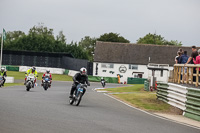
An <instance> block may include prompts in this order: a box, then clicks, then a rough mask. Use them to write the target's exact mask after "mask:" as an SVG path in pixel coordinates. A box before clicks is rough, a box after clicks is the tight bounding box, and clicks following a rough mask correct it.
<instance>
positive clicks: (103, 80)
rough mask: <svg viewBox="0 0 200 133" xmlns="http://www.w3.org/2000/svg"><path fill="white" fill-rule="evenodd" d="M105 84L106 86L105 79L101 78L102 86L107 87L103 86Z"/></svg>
mask: <svg viewBox="0 0 200 133" xmlns="http://www.w3.org/2000/svg"><path fill="white" fill-rule="evenodd" d="M103 83H104V84H105V85H106V81H105V79H104V78H103V77H101V84H102V86H105V85H103Z"/></svg>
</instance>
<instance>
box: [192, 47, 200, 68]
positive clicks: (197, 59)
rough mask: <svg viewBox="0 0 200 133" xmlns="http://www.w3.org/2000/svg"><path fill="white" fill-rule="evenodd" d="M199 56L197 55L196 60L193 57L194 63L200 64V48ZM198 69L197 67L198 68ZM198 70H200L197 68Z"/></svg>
mask: <svg viewBox="0 0 200 133" xmlns="http://www.w3.org/2000/svg"><path fill="white" fill-rule="evenodd" d="M198 54H199V55H198V56H197V57H196V60H194V58H193V62H194V64H200V49H199V50H198ZM196 70H197V69H196ZM197 71H198V70H197ZM199 71H200V68H199Z"/></svg>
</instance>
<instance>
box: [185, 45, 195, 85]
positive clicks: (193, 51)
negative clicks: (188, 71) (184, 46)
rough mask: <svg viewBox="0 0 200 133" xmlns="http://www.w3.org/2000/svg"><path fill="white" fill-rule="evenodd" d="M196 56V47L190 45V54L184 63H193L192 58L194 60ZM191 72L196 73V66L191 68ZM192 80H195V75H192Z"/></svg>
mask: <svg viewBox="0 0 200 133" xmlns="http://www.w3.org/2000/svg"><path fill="white" fill-rule="evenodd" d="M197 56H198V52H197V48H196V46H192V54H191V56H190V57H189V58H188V60H187V62H186V63H185V65H187V64H188V63H191V64H194V62H193V59H194V60H195V61H196V57H197ZM193 73H194V74H196V68H195V67H194V68H193ZM193 82H196V76H193Z"/></svg>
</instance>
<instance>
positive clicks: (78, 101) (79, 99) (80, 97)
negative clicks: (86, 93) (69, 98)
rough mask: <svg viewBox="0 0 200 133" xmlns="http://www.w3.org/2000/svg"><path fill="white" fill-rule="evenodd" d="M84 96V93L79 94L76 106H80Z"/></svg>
mask: <svg viewBox="0 0 200 133" xmlns="http://www.w3.org/2000/svg"><path fill="white" fill-rule="evenodd" d="M82 96H83V93H79V94H78V97H77V99H76V103H75V105H76V106H78V105H79V104H80V102H81V99H82Z"/></svg>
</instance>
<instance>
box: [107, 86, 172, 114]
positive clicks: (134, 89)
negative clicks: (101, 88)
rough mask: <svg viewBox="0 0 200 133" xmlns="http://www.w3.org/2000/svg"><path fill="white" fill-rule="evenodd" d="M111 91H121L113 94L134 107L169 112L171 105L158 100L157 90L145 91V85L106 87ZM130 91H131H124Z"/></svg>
mask: <svg viewBox="0 0 200 133" xmlns="http://www.w3.org/2000/svg"><path fill="white" fill-rule="evenodd" d="M105 90H107V91H109V92H113V93H116V92H119V93H121V94H113V95H114V96H115V97H117V98H119V99H121V100H123V101H125V102H128V103H130V104H132V105H133V106H134V107H137V108H140V109H143V110H146V111H151V112H169V111H170V107H171V106H170V105H169V104H167V103H164V102H162V101H160V100H157V98H156V94H155V92H146V91H144V85H143V84H142V85H141V84H136V85H133V86H128V87H119V88H111V89H105ZM123 92H130V93H128V94H127V93H123Z"/></svg>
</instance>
